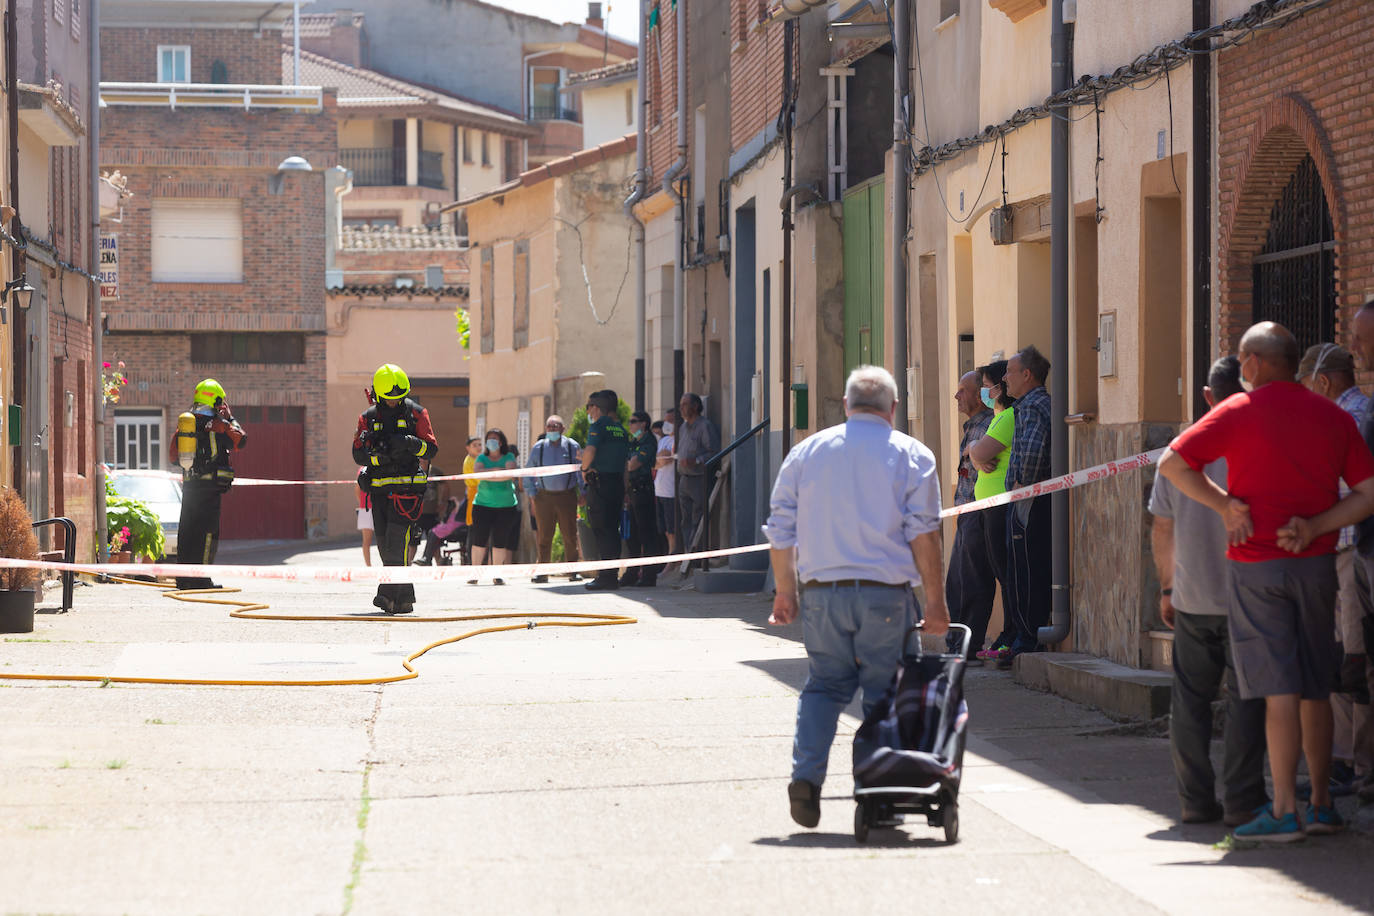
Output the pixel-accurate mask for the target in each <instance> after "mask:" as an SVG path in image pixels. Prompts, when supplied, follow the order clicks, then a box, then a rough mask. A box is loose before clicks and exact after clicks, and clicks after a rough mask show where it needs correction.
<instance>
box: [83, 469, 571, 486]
mask: <svg viewBox="0 0 1374 916" xmlns="http://www.w3.org/2000/svg"><path fill="white" fill-rule="evenodd" d="M113 470H116V469H115V468H111V467H109V466H108V465H107V466H106V468H105V473H106V474H109V473H110V472H111V471H113ZM580 470H582V465H580V464H551V465H548V466H546V467H542V468H512V469H502V470H499V471H474V472H472V473H471V474H443V475H441V476H439V477H430V478H429V479H430V480H488V479H490V478H493V477H499V478H501V479H503V480H504V479H506V478H510V477H557V476H559V475H561V474H572V473H574V472H576V471H580ZM141 476H149V475H141ZM162 476H165V477H167V478H168V479H169V480H180V479H181V476H182V475H181V474H179V473H178V472H176V471H164V472H163V475H162ZM345 483H350V484H353V485H354V486H357V485H358V479H357V478H356V477H350V478H348V479H347V480H268V479H265V478H261V477H239V478H236V479H235V480H234V486H236V487H305V486H334V485H336V484H345Z"/></svg>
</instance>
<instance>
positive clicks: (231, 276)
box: [152, 198, 243, 283]
mask: <svg viewBox="0 0 1374 916" xmlns="http://www.w3.org/2000/svg"><path fill="white" fill-rule="evenodd" d="M152 235H153V282H154V283H242V282H243V204H242V202H241V201H238V200H170V199H166V198H163V199H155V200H154V201H153V232H152Z"/></svg>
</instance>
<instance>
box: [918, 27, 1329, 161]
mask: <svg viewBox="0 0 1374 916" xmlns="http://www.w3.org/2000/svg"><path fill="white" fill-rule="evenodd" d="M1332 2H1333V0H1261V2H1259V3H1256V4H1255V5H1254V6H1252V7H1250V8H1249V9H1248V10H1246V11H1245V12H1244V13H1242V14H1240V15H1239V16H1234V17H1232V18H1230V19H1227V20H1226V21H1225V22H1221V23H1218V24H1217V25H1214V26H1210V27H1208V28H1205V29H1198V30H1197V31H1194V32H1189V33H1188V34H1187V35H1185V36H1183V37H1182V38H1180V39H1178V40H1176V41H1171V42H1168V43H1167V44H1163V45H1159V46H1158V47H1156V48H1155V49H1154V50H1152V51H1149V52H1148V53H1145V54H1142V55H1140V56H1139V57H1137V58H1136V59H1135V60H1133V61H1131V63H1129V64H1127V65H1125V66H1123V67H1118V68H1117V69H1115V70H1113V71H1112V72H1111V73H1108V74H1103V75H1100V76H1093V77H1089V76H1085V77H1083V78H1082V79H1080V80H1079V81H1078V82H1077V83H1075V84H1074V85H1073V86H1071V87H1069V88H1068V89H1066V90H1064V91H1063V92H1060V93H1057V94H1055V95H1052V96H1050V97H1048V98H1047V99H1045V101H1044V102H1042V103H1041V104H1040V105H1037V106H1034V107H1032V108H1023V109H1021V110H1020V111H1018V112H1016V113H1015V114H1013V115H1012V116H1011V117H1010V118H1007V119H1006V120H1005V121H1003V122H1002V123H1000V124H995V125H989V126H988V127H985V128H983V129H982V130H981V131H979V132H978V133H976V134H974V135H972V136H969V137H961V138H959V139H958V140H952V141H950V142H949V143H943V144H941V145H940V146H936V147H932V146H926V147H925V148H923V149H922V150H921V151H920V152H919V154H917V157H916V163H917V164H916V174H917V175H922V174H924V173H926V172H928V171H930V170H931V169H932V168H934V167H935V165H936V164H937V163H940V162H945V161H947V160H950V159H954V158H957V157H958V156H960V155H962V154H963V153H964V152H966V151H967V150H971V149H976V148H977V147H980V146H983V145H984V144H987V143H995V142H998V141H999V140H1000V139H1001V138H1002V136H1003V135H1004V134H1006V133H1008V132H1010V131H1015V130H1018V129H1020V128H1022V127H1025V126H1026V125H1027V124H1031V123H1033V122H1035V121H1038V120H1040V119H1041V118H1046V117H1051V116H1056V110H1064V109H1069V108H1073V107H1074V106H1077V105H1087V104H1090V103H1094V104H1095V98H1094V97H1095V95H1099V94H1100V95H1105V94H1108V93H1111V92H1115V91H1116V90H1118V89H1122V88H1127V87H1130V88H1136V84H1137V83H1141V82H1144V81H1145V80H1148V79H1151V78H1152V77H1153V78H1154V79H1156V80H1158V79H1159V78H1160V77H1161V76H1162V75H1163V74H1165V73H1166V72H1167V71H1169V70H1172V69H1174V68H1176V67H1179V66H1181V65H1182V64H1184V63H1186V62H1187V61H1188V60H1190V59H1192V58H1193V57H1194V56H1196V55H1200V54H1212V53H1215V52H1218V51H1223V50H1226V49H1227V48H1234V47H1237V46H1239V45H1242V44H1245V43H1246V42H1248V41H1250V40H1251V39H1253V38H1254V37H1255V35H1257V34H1258V33H1260V32H1264V31H1269V30H1272V29H1278V28H1282V27H1284V26H1286V25H1288V24H1289V23H1291V22H1293V21H1295V20H1297V19H1298V18H1300V17H1302V16H1305V15H1307V14H1308V13H1311V12H1313V11H1314V10H1319V9H1321V8H1322V7H1325V6H1329V5H1330V4H1331V3H1332Z"/></svg>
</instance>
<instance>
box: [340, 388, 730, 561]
mask: <svg viewBox="0 0 1374 916" xmlns="http://www.w3.org/2000/svg"><path fill="white" fill-rule="evenodd" d="M598 394H600V393H598ZM593 398H594V399H595V398H596V395H593ZM616 400H617V404H616V408H615V409H618V406H619V405H618V399H616ZM589 406H591V407H593V409H594V410H596V411H597V412H598V413H599V414H601V418H600V419H599V420H598V422H599V423H600V424H601V426H603V427H604V426H605V425H606V424H613V425H614V428H615V429H621V430H623V433H624V434H623V439H624V442H625V448H624V457H623V458H621V457H619V456H620V452H619V451H616V452H615V453H614V456H612V450H611V447H610V445H609V444H607V445H603V446H602V448H601V451H602V452H603V455H602V458H603V460H609V461H610V462H611V466H612V467H618V468H619V471H618V472H614V471H613V472H610V473H622V474H623V475H624V479H623V489H624V506H623V513H620V514H617V517H616V521H617V522H618V524H617V526H616V527H617V528H618V530H619V535H618V537H616V538H615V542H616V543H615V546H614V547H610V548H604V547H602V548H599V549H597V550H596V551H595V553H596V554H597V556H596V557H595V558H596V559H598V560H615V559H620V558H621V557H622V556H624V557H657V556H666V555H672V554H676V553H679V552H684V553H685V552H689V551H690V550H691V549H693V548H694V547H695V548H696V549H702V548H701V544H702V543H704V540H702V539H703V538H704V533H705V532H704V527H703V524H702V522H703V516H704V514H705V510H706V504H707V498H708V496H709V490H710V482H711V479H712V478H713V476H714V473H715V471H716V468H715V467H708V465H707V462H708V460H709V459H710V458H712V457H713V456H715V455H716V453H718V452H719V451H720V433H719V431H718V430H717V429H716V426H715V424H714V423H712V422H711V420H709V419H708V418H707V417H705V416H704V415H703V413H702V408H703V403H702V400H701V398H700V397H699V396H698V395H696V394H693V393H691V392H689V393H687V394H685V395H683V397H682V399H681V401H680V403H679V405H678V407H676V408H672V409H670V410H668V411H667V412H666V413H665V415H664V416H663V418H662V419H659V420H654V419H652V418H651V417H650V416H649V414H648V413H646V412H644V411H635V412H633V413H632V414H631V415H630V417H629V420H628V422H627V423H625V424H624V425H623V426H621V425H620V423H619V418H618V416H614V415H613V413H612V410H610V409H608V410H606V411H604V413H602V412H601V411H600V409H599V407H598V406H597V405H594V404H591V405H589ZM598 429H599V427H598V426H597V423H592V424H591V425H590V429H589V434H588V435H584V436H583V438H584V439H585V440H587V441H582V442H579V441H578V440H577V439H575V438H573V436H571V435H569V433H568V428H567V425H566V423H565V422H564V420H563V418H562V417H561V416H558V415H556V414H555V415H552V416H550V417H549V418H548V419H547V420H546V421H545V423H544V431H543V433H542V434H541V435H540V436H539V438H538V439H537V440H536V441H535V442H534V443H533V444H532V445H531V447H530V453H529V455H528V456H526V457H525V459H524V463H523V465H522V464H521V461H520V456H519V454H518V452H517V450H516V448H515V447H514V446H513V445H512V444H511V443H510V441H509V439H508V438H507V436H506V434H505V432H504V431H503V430H501V429H498V428H495V427H493V428H491V429H488V430H486V431H485V433H484V434H483V435H482V436H474V437H472V438H470V439H469V440H468V442H467V455H466V457H465V458H464V461H463V473H464V474H470V473H473V472H479V471H500V470H502V469H514V468H518V467H521V466H523V467H531V468H533V467H553V466H558V465H581V464H582V463H583V457H584V449H585V448H586V446H587V445H588V442H590V441H591V440H592V439H593V438H595V436H596V435H597V433H598ZM603 432H604V430H603ZM616 435H617V437H620V434H619V433H617V434H616ZM599 473H600V475H601V476H602V477H605V476H606V474H607V473H608V472H607V470H606V469H605V467H602V468H601V469H600V471H599ZM443 474H444V472H443V471H442V470H440V469H438V468H437V467H432V468H430V470H429V476H430V477H432V478H433V477H441V476H443ZM596 476H597V472H596V471H593V470H592V469H591V468H587V469H585V470H571V471H568V472H566V473H561V474H553V475H549V476H542V477H508V478H499V477H493V478H490V479H482V480H480V481H478V480H468V481H463V482H456V483H455V485H452V486H451V485H450V484H451V482H450V481H439V480H431V481H430V484H429V486H428V488H427V489H426V491H425V496H424V501H423V504H422V506H421V514H420V521H419V524H418V527H419V528H420V530H422V531H423V532H424V535H425V536H424V540H423V541H422V542H421V543H420V544H419V545H417V547H416V550H415V559H414V562H415V563H416V564H418V565H426V566H427V565H430V564H433V563H443V564H448V563H451V562H452V561H453V557H452V554H453V553H459V554H461V558H462V561H463V562H464V563H466V564H469V565H472V566H482V565H485V564H486V563H488V562H491V563H494V564H498V565H499V564H506V563H510V562H512V561H513V560H514V559H515V553H516V551H517V550H518V548H519V544H520V534H521V527H522V525H523V524H524V523H525V522H526V520H528V523H529V525H530V526H531V528H532V529H533V531H534V540H535V544H536V545H537V558H538V562H540V563H549V562H553V561H555V559H557V560H559V561H565V562H577V561H579V560H580V559H585V554H586V553H587V551H586V549H585V546H586V545H584V544H583V543H582V541H583V536H582V534H580V533H579V524H578V522H579V515H580V516H581V519H582V522H583V526H582V528H583V533H584V534H585V533H589V532H592V531H593V528H590V527H588V518H587V515H588V513H587V511H586V510H587V506H588V493H589V489H588V482H589V478H591V479H593V480H594V479H595V478H596ZM358 515H359V522H358V527H359V528H360V529H361V530H362V532H363V559H364V561H365V562H367V563H368V564H369V565H370V564H371V551H370V546H371V545H370V541H371V538H370V535H371V533H372V532H371V524H370V513H369V511H368V506H367V503H366V496H365V495H363V496H360V498H359V510H358ZM595 539H596V538H595V536H594V535H593V540H595ZM555 542H557V544H558V545H561V548H560V550H561V554H560V553H558V552H556V550H555ZM609 543H610V541H607V544H609ZM445 545H448V549H447V550H446V549H444V548H445ZM607 553H613V554H614V555H613V556H607V555H606V554H607ZM689 569H690V564H687V563H683V564H682V566H681V572H682V573H683V574H686V572H687V571H688V570H689ZM661 571H662V567H660V566H632V567H628V568H626V569H625V571H624V572H623V574H620V575H619V576H617V577H616V578H615V579H614V583H615V587H629V586H642V587H652V586H654V585H656V584H657V577H658V574H659V573H660V572H661ZM568 578H569V579H571V580H573V581H576V580H578V579H581V578H582V576H581V575H580V574H578V573H571V574H569V575H568ZM495 581H496V582H497V583H501V581H502V580H500V579H496V580H495ZM534 581H535V582H547V581H548V576H546V575H541V576H537V577H536V578H535V580H534ZM601 581H602V582H603V583H605V582H606V581H607V580H606V579H605V578H603V579H602V580H601Z"/></svg>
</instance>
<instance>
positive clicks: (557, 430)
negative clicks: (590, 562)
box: [525, 414, 582, 583]
mask: <svg viewBox="0 0 1374 916" xmlns="http://www.w3.org/2000/svg"><path fill="white" fill-rule="evenodd" d="M566 432H567V430H566V429H565V428H564V425H563V418H562V417H560V416H559V415H558V414H554V415H552V416H551V417H549V418H548V419H547V420H545V421H544V437H543V438H542V439H540V440H539V441H538V442H536V443H534V445H533V446H532V447H531V448H530V456H529V458H528V459H526V461H525V467H527V468H542V467H548V466H550V465H557V464H580V463H581V462H582V446H580V445H578V444H577V442H576V441H574V440H573V439H571V438H569V437H568V436H567V435H566ZM525 489H527V490H528V491H529V492H530V494H531V499H530V504H531V505H532V506H533V509H534V521H535V528H536V529H537V531H538V538H537V540H538V542H539V562H540V563H548V562H549V561H550V560H551V559H552V558H553V531H554V525H555V524H556V525H557V526H558V530H560V531H562V532H563V560H564V562H566V563H576V562H577V561H578V558H579V556H580V554H579V553H578V550H577V505H578V503H580V502H582V475H581V474H579V473H578V472H576V471H573V472H572V473H570V474H559V475H557V476H555V477H529V478H526V480H525ZM569 578H571V579H573V580H574V581H576V580H578V579H581V578H582V577H581V576H580V575H578V574H577V573H573V574H572V575H571V576H570V577H569ZM534 581H535V582H536V583H542V582H547V581H549V577H548V576H535V577H534Z"/></svg>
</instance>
